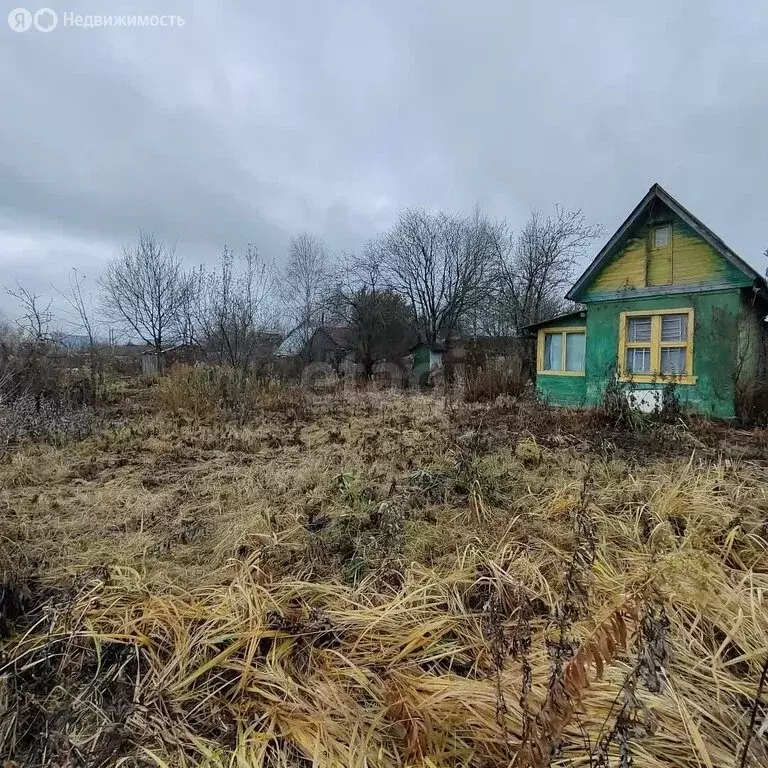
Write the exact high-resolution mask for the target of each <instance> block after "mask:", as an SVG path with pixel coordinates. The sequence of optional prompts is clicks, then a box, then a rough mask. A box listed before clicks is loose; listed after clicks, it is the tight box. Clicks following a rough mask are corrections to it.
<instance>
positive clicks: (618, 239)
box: [566, 183, 768, 301]
mask: <svg viewBox="0 0 768 768" xmlns="http://www.w3.org/2000/svg"><path fill="white" fill-rule="evenodd" d="M655 200H660V201H661V202H662V203H664V205H666V206H667V207H668V208H669V209H670V210H671V211H672V212H673V213H675V214H676V215H677V216H679V217H680V218H681V219H682V220H683V221H684V222H685V223H686V224H687V225H688V226H689V227H690V228H691V229H693V230H694V231H695V232H696V233H697V234H698V235H699V236H700V237H702V238H703V239H704V240H705V241H706V242H707V243H709V245H710V246H712V248H714V250H715V251H717V253H719V254H720V255H721V256H722V257H723V258H724V259H726V261H729V262H730V263H731V264H733V266H734V267H736V268H737V269H739V270H741V272H742V273H743V274H744V275H745V276H747V277H748V278H749V279H750V280H752V281H753V282H754V283H755V284H756V286H757V287H758V288H760V289H761V290H762V291H764V292H765V291H766V290H768V286H766V282H765V278H764V277H763V276H762V275H761V274H760V273H759V272H757V271H756V270H755V269H753V268H752V267H750V266H749V264H747V262H746V261H744V259H742V258H741V257H740V256H738V255H737V254H736V253H734V252H733V251H732V250H731V249H730V248H729V247H728V246H727V245H726V244H725V243H724V242H723V241H722V240H721V239H720V238H719V237H718V236H717V235H716V234H715V233H714V232H713V231H712V230H711V229H710V228H709V227H708V226H707V225H706V224H704V223H702V222H701V221H699V219H697V218H696V217H695V216H694V215H693V214H692V213H691V212H690V211H689V210H688V209H686V208H685V207H684V206H682V205H681V204H680V203H679V202H678V201H677V200H675V198H674V197H672V195H670V194H669V192H667V191H666V190H665V189H664V188H663V187H662V186H661V185H660V184H658V183H657V184H654V185H653V186H652V187H651V188H650V189H649V190H648V192H647V194H646V195H645V197H644V198H643V199H642V200H641V201H640V202H639V203H638V204H637V206H636V207H635V209H634V210H633V211H632V213H630V214H629V216H627V218H626V219H625V221H624V223H623V224H622V225H621V226H620V227H619V228H618V229H617V230H616V232H615V233H614V235H613V236H612V237H611V239H610V240H609V241H608V242H607V243H606V244H605V245H604V246H603V248H602V249H601V251H600V252H599V253H598V254H597V256H595V258H594V260H593V261H592V263H591V264H590V265H589V266H588V267H587V269H586V270H585V271H584V273H583V274H582V275H581V277H580V278H579V279H578V280H577V281H576V282H575V284H574V286H573V288H571V290H570V291H568V293H567V294H566V298H567V299H570V300H571V301H578V297H579V296H580V295H581V292H582V290H583V289H584V288H585V287H586V286H587V285H588V284H589V283H590V281H591V279H592V278H593V277H594V276H595V275H596V274H597V273H598V272H599V271H600V269H601V267H602V266H603V265H604V264H605V263H606V262H607V261H608V259H609V258H610V257H611V256H613V254H614V252H615V249H616V247H617V246H619V245H620V244H621V243H622V241H623V240H624V238H625V237H626V236H627V234H628V233H629V232H630V231H631V230H632V228H633V227H634V226H635V224H637V222H638V221H639V220H640V218H641V217H642V216H643V215H645V214H646V213H647V212H648V211H649V210H650V208H651V206H652V205H653V203H654V201H655Z"/></svg>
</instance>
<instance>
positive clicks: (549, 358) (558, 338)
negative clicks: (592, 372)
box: [536, 326, 587, 376]
mask: <svg viewBox="0 0 768 768" xmlns="http://www.w3.org/2000/svg"><path fill="white" fill-rule="evenodd" d="M585 331H586V328H583V327H577V326H572V327H567V328H542V329H540V330H539V338H538V344H537V348H536V363H537V364H536V371H537V373H543V374H551V375H557V376H583V375H584V358H585V353H586V339H587V337H586V333H585Z"/></svg>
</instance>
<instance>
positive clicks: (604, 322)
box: [585, 290, 742, 418]
mask: <svg viewBox="0 0 768 768" xmlns="http://www.w3.org/2000/svg"><path fill="white" fill-rule="evenodd" d="M686 307H692V308H693V310H694V331H693V375H694V376H697V377H698V380H697V382H696V384H678V385H676V387H675V391H676V393H677V395H678V397H679V399H680V401H681V402H682V403H684V404H687V405H689V406H691V407H693V408H694V409H695V410H697V411H700V412H702V413H706V414H710V415H712V416H717V417H719V418H729V417H732V416H733V415H734V377H735V374H736V357H737V355H736V350H737V349H738V346H739V336H740V317H741V311H742V299H741V293H740V292H739V291H738V290H730V291H712V292H707V293H689V294H680V295H671V296H657V297H649V298H642V299H633V300H629V301H628V300H624V301H604V302H596V303H594V304H591V305H590V306H589V311H588V312H587V363H586V368H587V376H586V396H585V404H587V405H597V404H598V403H599V402H600V401H601V400H602V398H603V394H604V392H605V388H606V386H607V384H608V383H609V381H610V380H611V379H612V377H614V376H615V371H616V363H617V359H618V344H619V316H620V314H621V313H622V312H633V311H638V310H654V309H677V308H681V309H682V308H686ZM633 386H634V387H636V388H637V389H659V388H660V387H661V386H663V385H662V384H661V383H659V384H633Z"/></svg>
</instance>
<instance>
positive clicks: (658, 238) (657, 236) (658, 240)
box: [652, 224, 672, 251]
mask: <svg viewBox="0 0 768 768" xmlns="http://www.w3.org/2000/svg"><path fill="white" fill-rule="evenodd" d="M671 242H672V227H670V226H669V224H664V225H663V226H661V227H654V229H653V241H652V247H653V250H654V251H655V250H658V249H659V248H666V247H667V246H668V245H669V244H670V243H671Z"/></svg>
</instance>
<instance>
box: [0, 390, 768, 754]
mask: <svg viewBox="0 0 768 768" xmlns="http://www.w3.org/2000/svg"><path fill="white" fill-rule="evenodd" d="M165 403H166V405H167V406H168V401H167V400H166V401H165ZM172 405H173V407H174V408H176V407H177V406H178V405H179V403H178V402H175V401H174V402H173V403H172ZM168 407H170V406H168ZM527 408H528V406H521V407H520V408H519V409H518V407H517V406H514V407H510V408H509V409H507V410H503V409H499V408H495V407H494V406H490V407H489V406H483V407H478V406H465V405H456V404H454V403H448V404H446V402H445V401H444V400H442V399H440V398H438V397H428V396H411V395H397V394H391V393H390V394H382V393H373V394H365V393H362V394H359V395H355V396H348V397H340V396H328V397H326V398H325V399H318V400H314V401H311V402H308V403H306V404H305V405H304V406H302V408H301V409H298V410H296V411H291V412H289V413H286V411H285V410H280V408H275V409H274V410H264V411H262V412H260V413H259V415H258V417H251V418H249V419H248V420H246V423H245V424H244V425H240V426H237V425H234V424H232V423H228V422H225V421H221V420H216V419H213V418H208V417H206V416H205V415H204V414H200V413H198V414H190V413H183V412H180V411H178V410H174V411H168V410H165V411H160V412H155V411H153V410H147V411H146V412H143V413H141V414H138V415H136V416H134V417H132V418H130V419H127V420H126V421H125V423H123V424H122V425H120V426H112V427H109V428H106V429H104V430H102V431H101V432H99V433H98V434H95V435H93V436H92V437H90V438H88V439H87V440H85V441H83V442H81V443H78V444H73V445H70V446H65V447H62V448H51V447H47V446H27V447H22V448H20V449H19V450H18V451H17V452H16V453H15V454H14V455H13V456H11V457H9V458H8V459H7V460H6V462H5V463H4V464H2V465H0V480H1V481H2V492H1V493H2V495H1V496H0V502H1V503H2V505H3V510H4V514H3V516H2V521H1V522H0V541H2V546H1V549H0V552H1V553H2V561H1V564H2V567H3V568H4V570H5V573H6V574H7V575H9V576H10V575H15V576H16V577H17V581H18V578H20V577H23V576H25V575H26V576H29V575H31V574H34V575H35V579H34V581H32V582H30V587H29V593H28V594H26V593H25V594H22V593H23V592H24V590H22V589H21V588H20V587H17V588H16V593H17V594H16V598H15V599H16V602H17V603H19V604H20V605H22V607H23V609H24V611H25V615H23V616H20V617H18V618H16V620H15V621H14V622H12V625H11V628H12V630H13V631H12V632H11V634H10V636H9V637H7V638H6V640H5V641H4V652H5V654H6V655H5V657H4V661H3V662H2V664H3V666H2V671H0V711H3V712H4V714H3V717H2V719H1V720H0V753H2V754H3V756H7V758H8V759H15V760H18V761H19V762H20V763H21V764H23V765H61V766H63V765H71V766H76V765H80V764H83V765H105V766H107V765H156V766H198V765H203V766H210V767H211V768H213V766H217V767H218V766H221V767H222V768H223V766H242V767H244V766H259V765H265V766H295V765H307V766H308V765H317V766H380V767H381V768H384V767H387V766H417V765H418V766H429V767H430V768H438V767H440V768H443V767H444V766H465V765H466V766H492V765H493V766H496V765H518V766H522V765H525V764H529V765H536V764H540V765H546V764H547V763H548V762H549V763H550V764H551V765H563V766H566V765H567V766H582V765H583V766H587V765H609V764H610V765H617V766H618V765H628V764H629V763H628V762H627V760H628V755H631V757H632V758H633V759H634V764H635V765H636V766H650V767H651V768H655V767H656V766H685V767H690V768H693V767H694V766H723V767H725V766H733V767H734V768H735V767H736V766H739V765H740V761H741V759H742V751H743V749H744V744H745V739H746V738H747V734H748V730H749V724H750V717H751V716H752V714H753V712H756V716H755V724H754V727H753V732H754V735H753V736H752V737H751V743H750V747H749V750H748V754H747V755H746V756H745V757H744V760H745V762H744V763H743V764H744V765H751V766H756V765H766V764H768V753H767V752H766V748H765V743H766V739H765V733H766V729H767V728H768V705H766V703H765V698H766V692H764V695H763V703H762V704H760V703H758V704H757V705H755V696H756V692H757V688H758V682H759V678H760V673H761V668H762V665H763V663H764V661H765V658H766V654H768V610H767V606H766V599H767V597H766V596H767V595H768V483H767V482H766V480H768V469H766V466H765V462H764V461H761V460H760V459H759V458H758V457H757V456H755V457H753V458H752V459H747V458H745V457H744V456H743V452H739V451H737V450H735V449H728V448H723V445H722V443H721V444H719V445H718V446H717V447H710V448H707V447H706V446H702V441H701V440H700V439H699V438H698V437H694V436H693V435H690V434H689V433H688V432H687V431H686V430H685V429H683V428H678V427H666V426H665V427H662V428H660V429H659V431H658V433H654V434H653V435H650V436H645V438H644V440H645V441H646V442H645V444H644V445H645V448H644V449H642V450H640V449H638V450H637V451H635V450H633V449H632V448H631V447H630V448H627V447H626V446H627V445H629V446H631V444H632V442H633V439H632V437H631V436H630V437H629V438H627V439H626V441H625V447H623V448H622V447H621V445H620V443H621V440H622V438H621V436H619V435H597V434H592V433H591V432H590V430H589V429H588V428H583V429H582V428H578V429H577V428H575V425H578V424H579V423H580V422H579V419H581V417H573V418H571V417H568V416H564V417H562V418H561V417H551V416H549V415H546V414H545V415H542V414H543V413H544V412H542V411H540V410H538V409H531V410H526V409H527ZM537 419H539V420H540V419H550V421H546V423H541V424H539V425H538V427H537V423H538V422H537ZM552 419H554V421H553V420H552ZM582 421H583V420H582ZM742 437H743V436H742ZM638 439H639V438H638ZM718 439H719V438H718ZM744 439H746V438H744ZM664 440H668V441H671V443H673V447H672V448H671V449H670V450H669V451H667V452H666V453H665V455H657V456H655V457H654V456H652V455H647V454H648V450H647V448H648V446H652V445H654V444H655V443H658V442H659V441H664ZM704 442H705V443H707V444H708V445H711V444H712V441H711V440H710V441H707V440H704ZM742 442H743V440H742ZM617 445H618V446H619V447H617ZM9 594H10V593H9ZM8 604H9V603H8V601H7V600H6V605H8ZM17 612H19V611H17ZM11 618H13V617H11ZM13 627H15V629H13ZM755 706H757V708H755ZM550 748H551V749H552V750H553V754H552V755H551V756H550V755H549V754H547V750H549V749H550ZM599 760H603V762H602V763H601V762H599ZM67 761H69V762H67ZM89 761H90V762H89ZM606 761H607V762H606ZM622 761H623V762H622Z"/></svg>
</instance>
